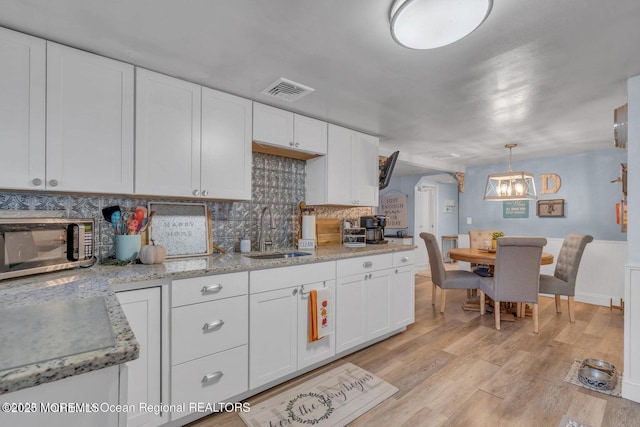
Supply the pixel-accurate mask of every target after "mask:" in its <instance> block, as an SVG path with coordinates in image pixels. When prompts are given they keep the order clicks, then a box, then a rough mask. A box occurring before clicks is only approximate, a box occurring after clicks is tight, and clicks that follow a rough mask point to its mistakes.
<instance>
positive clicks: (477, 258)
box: [448, 248, 553, 267]
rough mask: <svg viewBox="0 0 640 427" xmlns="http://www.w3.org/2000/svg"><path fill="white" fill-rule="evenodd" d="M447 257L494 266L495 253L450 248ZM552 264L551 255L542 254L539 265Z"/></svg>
mask: <svg viewBox="0 0 640 427" xmlns="http://www.w3.org/2000/svg"><path fill="white" fill-rule="evenodd" d="M448 257H449V258H451V259H455V260H456V261H466V262H471V263H473V264H484V265H488V266H490V267H491V266H495V265H496V251H495V250H493V249H483V248H451V249H450V250H449V253H448ZM548 264H553V254H549V253H546V252H543V253H542V258H541V261H540V265H548Z"/></svg>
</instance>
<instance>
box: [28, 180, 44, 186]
mask: <svg viewBox="0 0 640 427" xmlns="http://www.w3.org/2000/svg"><path fill="white" fill-rule="evenodd" d="M31 184H33V185H35V186H36V187H39V186H41V185H42V180H41V179H40V178H34V179H33V180H32V181H31Z"/></svg>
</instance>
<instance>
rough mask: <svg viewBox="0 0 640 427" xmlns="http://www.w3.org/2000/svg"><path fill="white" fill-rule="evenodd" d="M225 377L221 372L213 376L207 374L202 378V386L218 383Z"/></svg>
mask: <svg viewBox="0 0 640 427" xmlns="http://www.w3.org/2000/svg"><path fill="white" fill-rule="evenodd" d="M223 375H224V374H223V373H222V372H221V371H217V372H214V373H213V374H207V375H205V376H204V377H202V380H201V381H200V382H201V383H202V384H209V383H213V382H218V381H220V378H222V376H223Z"/></svg>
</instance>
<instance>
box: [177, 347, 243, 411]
mask: <svg viewBox="0 0 640 427" xmlns="http://www.w3.org/2000/svg"><path fill="white" fill-rule="evenodd" d="M247 356H248V350H247V345H246V344H245V345H242V346H240V347H236V348H232V349H230V350H226V351H221V352H219V353H215V354H212V355H210V356H206V357H201V358H199V359H196V360H192V361H190V362H187V363H182V364H180V365H176V366H173V367H172V368H171V389H172V390H173V394H172V396H171V403H172V404H174V405H176V404H182V405H184V408H185V413H183V414H180V415H186V414H187V413H191V412H195V411H197V410H198V407H197V406H196V405H197V404H198V403H200V404H202V403H209V404H214V403H216V402H223V401H225V399H228V398H230V397H232V396H235V395H238V394H240V393H242V392H245V391H247V380H248V372H247ZM200 411H202V409H200ZM174 419H175V417H174Z"/></svg>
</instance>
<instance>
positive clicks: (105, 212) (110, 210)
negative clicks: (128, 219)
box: [102, 206, 120, 224]
mask: <svg viewBox="0 0 640 427" xmlns="http://www.w3.org/2000/svg"><path fill="white" fill-rule="evenodd" d="M115 212H120V206H107V207H106V208H104V209H102V216H103V217H104V219H105V220H106V221H109V222H111V223H112V224H113V222H112V221H111V217H112V215H113V214H114V213H115Z"/></svg>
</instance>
